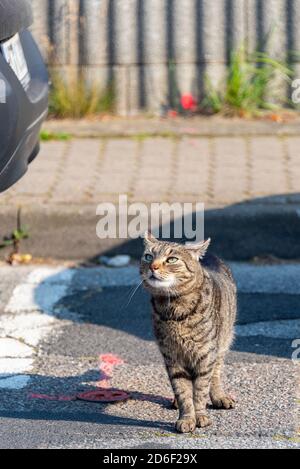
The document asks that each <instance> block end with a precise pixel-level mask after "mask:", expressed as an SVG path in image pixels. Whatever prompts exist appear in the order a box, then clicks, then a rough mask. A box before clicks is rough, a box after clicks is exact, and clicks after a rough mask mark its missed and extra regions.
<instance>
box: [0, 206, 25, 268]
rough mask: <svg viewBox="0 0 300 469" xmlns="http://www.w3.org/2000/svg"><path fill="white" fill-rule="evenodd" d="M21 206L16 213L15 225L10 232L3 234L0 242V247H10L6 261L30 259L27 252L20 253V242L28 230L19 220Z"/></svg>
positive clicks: (20, 261)
mask: <svg viewBox="0 0 300 469" xmlns="http://www.w3.org/2000/svg"><path fill="white" fill-rule="evenodd" d="M21 215H22V212H21V208H19V209H18V213H17V226H16V228H15V230H13V231H12V233H11V234H9V235H7V236H4V237H3V241H2V243H0V249H6V248H12V249H11V252H10V254H9V256H8V258H7V261H8V263H10V264H13V263H15V262H17V263H26V262H28V261H30V260H31V259H32V256H31V255H29V254H25V255H20V249H21V243H22V241H23V240H25V239H28V238H29V231H28V229H27V227H25V226H23V225H22V222H21Z"/></svg>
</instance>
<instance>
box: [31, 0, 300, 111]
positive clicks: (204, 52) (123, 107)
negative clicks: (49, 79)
mask: <svg viewBox="0 0 300 469" xmlns="http://www.w3.org/2000/svg"><path fill="white" fill-rule="evenodd" d="M32 5H33V11H34V15H35V23H34V26H33V31H34V34H35V37H36V38H37V40H38V43H39V45H40V47H41V48H42V50H43V52H44V54H45V57H47V58H49V52H52V60H53V59H54V58H55V61H56V63H57V65H58V66H59V67H64V68H65V69H67V70H68V71H69V73H74V72H75V73H76V71H77V70H78V66H79V65H80V66H84V69H85V71H86V75H87V78H88V79H90V80H95V79H97V81H98V82H99V84H100V86H102V87H103V88H104V89H105V87H106V86H107V84H108V83H110V82H111V80H112V79H113V80H114V83H115V86H116V94H117V110H118V112H119V114H123V115H126V114H127V115H128V114H137V113H139V112H141V110H147V111H151V112H159V111H160V109H161V107H162V106H163V105H164V104H166V103H168V102H170V101H171V102H172V100H174V96H175V95H176V90H177V89H178V90H179V91H180V92H181V93H186V92H193V93H194V94H195V95H199V94H200V93H201V90H202V89H203V80H204V77H205V74H209V76H210V77H211V80H212V81H213V82H214V83H216V84H217V83H219V82H220V80H222V76H224V72H225V70H226V64H227V62H228V57H229V54H230V51H231V50H232V49H233V48H236V47H238V46H240V45H241V44H242V43H243V41H244V40H245V39H246V38H248V44H249V48H251V49H255V48H257V47H260V48H264V47H265V46H264V45H263V44H264V39H265V38H266V36H267V35H268V33H270V32H271V39H270V41H269V45H268V47H267V48H268V49H269V52H270V53H271V54H272V55H274V56H275V57H277V58H282V59H285V57H286V56H287V53H288V51H296V50H300V27H299V25H300V0H32ZM50 55H51V54H50ZM298 60H300V59H298ZM294 66H295V68H296V69H298V70H299V76H300V67H299V64H298V63H295V64H294Z"/></svg>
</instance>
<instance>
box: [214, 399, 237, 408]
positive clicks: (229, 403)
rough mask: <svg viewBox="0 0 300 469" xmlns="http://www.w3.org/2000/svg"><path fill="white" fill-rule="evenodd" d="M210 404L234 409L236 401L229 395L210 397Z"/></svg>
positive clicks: (215, 406)
mask: <svg viewBox="0 0 300 469" xmlns="http://www.w3.org/2000/svg"><path fill="white" fill-rule="evenodd" d="M212 405H213V407H214V408H215V409H225V410H230V409H235V406H236V401H235V400H234V399H233V398H232V397H229V396H222V397H218V398H213V397H212Z"/></svg>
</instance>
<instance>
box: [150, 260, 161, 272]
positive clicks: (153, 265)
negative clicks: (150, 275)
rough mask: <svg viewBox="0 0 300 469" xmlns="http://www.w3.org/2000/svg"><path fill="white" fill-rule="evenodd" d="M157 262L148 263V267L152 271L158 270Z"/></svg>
mask: <svg viewBox="0 0 300 469" xmlns="http://www.w3.org/2000/svg"><path fill="white" fill-rule="evenodd" d="M159 267H160V265H159V263H158V262H152V264H151V265H150V269H151V271H152V272H154V271H155V270H159Z"/></svg>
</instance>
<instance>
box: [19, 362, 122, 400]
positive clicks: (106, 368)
mask: <svg viewBox="0 0 300 469" xmlns="http://www.w3.org/2000/svg"><path fill="white" fill-rule="evenodd" d="M123 363H124V360H122V358H120V357H118V356H117V355H114V354H112V353H108V354H104V355H100V357H99V368H100V381H98V382H97V383H96V387H97V388H101V389H106V390H107V389H109V388H110V387H111V385H110V383H111V379H112V377H113V370H114V367H115V366H117V365H122V364H123ZM28 397H29V399H41V400H45V401H60V402H70V401H76V400H77V396H64V395H61V396H59V395H58V396H49V395H47V394H36V393H31V394H29V396H28Z"/></svg>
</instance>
